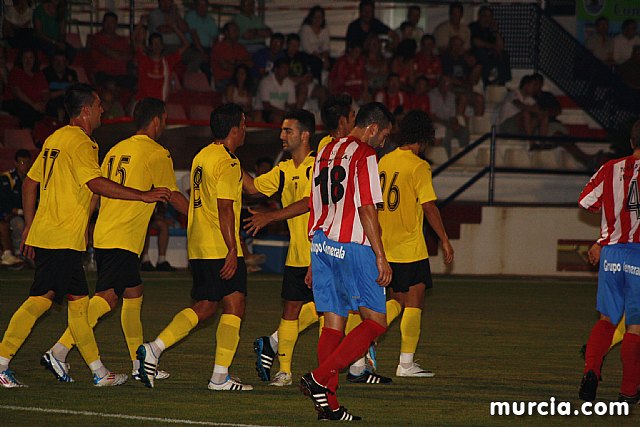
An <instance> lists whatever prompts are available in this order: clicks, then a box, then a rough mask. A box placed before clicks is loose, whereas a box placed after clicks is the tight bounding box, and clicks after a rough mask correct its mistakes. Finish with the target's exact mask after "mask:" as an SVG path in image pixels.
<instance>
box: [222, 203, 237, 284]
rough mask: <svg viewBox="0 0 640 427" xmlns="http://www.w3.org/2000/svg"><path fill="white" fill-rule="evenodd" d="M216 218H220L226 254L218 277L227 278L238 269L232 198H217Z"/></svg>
mask: <svg viewBox="0 0 640 427" xmlns="http://www.w3.org/2000/svg"><path fill="white" fill-rule="evenodd" d="M218 218H219V219H220V231H221V232H222V238H223V239H224V244H225V245H226V246H227V256H226V257H225V259H224V265H223V266H222V269H221V270H220V278H221V279H224V280H229V279H231V278H232V277H233V276H234V275H235V274H236V270H237V269H238V245H237V242H236V233H235V229H236V226H235V215H234V212H233V200H230V199H218Z"/></svg>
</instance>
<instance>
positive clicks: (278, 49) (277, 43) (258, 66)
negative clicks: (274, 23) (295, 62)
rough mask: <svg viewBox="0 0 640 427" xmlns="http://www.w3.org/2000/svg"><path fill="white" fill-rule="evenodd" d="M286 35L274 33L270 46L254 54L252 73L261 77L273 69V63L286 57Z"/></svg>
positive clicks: (258, 77) (256, 76)
mask: <svg viewBox="0 0 640 427" xmlns="http://www.w3.org/2000/svg"><path fill="white" fill-rule="evenodd" d="M283 48H284V35H283V34H282V33H273V34H272V35H271V38H270V39H269V46H265V47H263V48H262V49H260V50H259V51H257V52H256V53H254V54H253V56H252V60H253V67H252V68H251V74H252V75H253V77H255V78H257V79H260V78H262V77H264V76H265V75H267V74H269V73H271V72H272V71H273V64H274V62H276V60H277V59H278V58H283V57H284V51H283Z"/></svg>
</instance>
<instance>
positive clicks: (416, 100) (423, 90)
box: [405, 76, 431, 114]
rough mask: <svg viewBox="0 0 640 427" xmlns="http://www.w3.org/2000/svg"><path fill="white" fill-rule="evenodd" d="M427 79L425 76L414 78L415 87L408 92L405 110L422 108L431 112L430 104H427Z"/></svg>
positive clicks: (426, 111)
mask: <svg viewBox="0 0 640 427" xmlns="http://www.w3.org/2000/svg"><path fill="white" fill-rule="evenodd" d="M430 89H431V88H430V87H429V81H428V80H427V78H426V77H425V76H418V78H416V83H415V89H414V91H413V92H412V93H410V94H409V97H408V100H407V101H408V102H407V103H406V104H405V106H406V110H407V111H409V110H422V111H424V112H425V113H427V114H431V104H429V90H430Z"/></svg>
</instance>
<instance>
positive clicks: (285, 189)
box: [253, 152, 316, 267]
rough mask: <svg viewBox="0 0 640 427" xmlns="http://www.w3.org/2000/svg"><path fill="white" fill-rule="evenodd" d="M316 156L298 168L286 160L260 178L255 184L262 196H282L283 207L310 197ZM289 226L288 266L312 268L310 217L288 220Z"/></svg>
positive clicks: (306, 158) (257, 178)
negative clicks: (309, 235)
mask: <svg viewBox="0 0 640 427" xmlns="http://www.w3.org/2000/svg"><path fill="white" fill-rule="evenodd" d="M315 157H316V153H314V152H311V153H309V155H308V156H307V157H305V159H304V161H303V162H302V163H300V164H299V165H298V166H297V167H296V165H295V163H294V162H293V160H292V159H289V160H284V161H282V162H280V163H278V165H276V166H275V167H274V168H273V169H271V170H270V171H269V172H267V173H265V174H264V175H260V176H258V177H256V179H255V180H254V181H253V184H254V185H255V186H256V188H257V189H258V191H259V192H261V193H262V194H264V195H266V196H271V195H273V194H275V193H277V192H278V191H280V192H281V193H282V206H283V207H285V208H286V207H287V206H289V205H290V204H292V203H295V202H297V201H299V200H302V199H303V198H305V197H309V195H310V194H311V175H313V164H314V162H315ZM287 225H288V226H289V234H290V236H291V240H290V241H289V251H288V252H287V260H286V261H285V263H284V265H288V266H290V267H308V266H309V264H311V242H309V237H308V235H307V234H308V230H307V228H308V226H309V213H306V214H303V215H298V216H295V217H293V218H289V219H288V220H287Z"/></svg>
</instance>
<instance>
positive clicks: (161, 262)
mask: <svg viewBox="0 0 640 427" xmlns="http://www.w3.org/2000/svg"><path fill="white" fill-rule="evenodd" d="M166 210H167V208H166V206H165V205H164V204H160V203H158V204H157V205H156V210H155V211H154V212H153V215H152V216H151V221H150V222H149V229H148V230H147V238H146V240H145V241H144V248H143V249H142V254H141V255H140V261H141V262H140V270H142V271H176V268H175V267H174V266H172V265H171V264H170V263H169V261H167V249H168V248H169V228H170V227H171V225H172V224H173V222H174V221H173V219H171V218H168V217H167V216H166V215H165V213H166ZM151 230H156V232H157V237H158V261H157V262H156V265H153V264H152V263H151V259H150V258H149V237H150V236H151Z"/></svg>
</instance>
